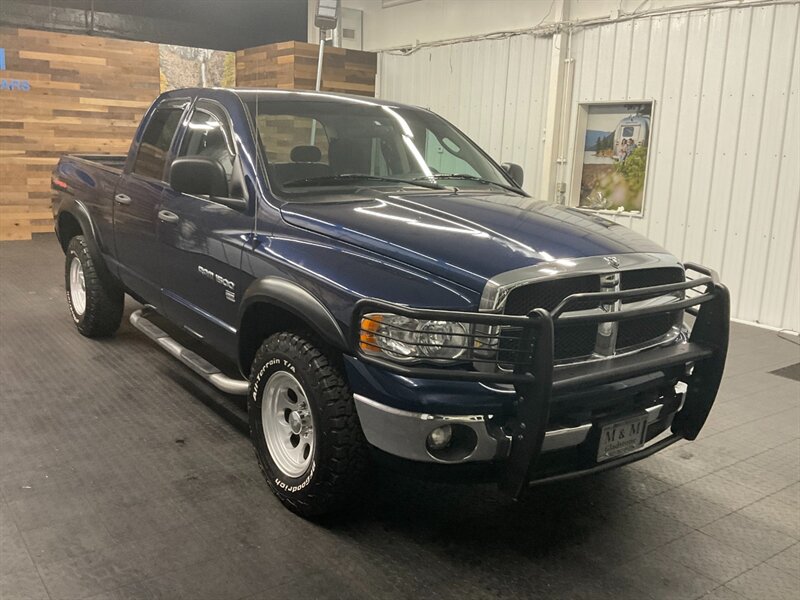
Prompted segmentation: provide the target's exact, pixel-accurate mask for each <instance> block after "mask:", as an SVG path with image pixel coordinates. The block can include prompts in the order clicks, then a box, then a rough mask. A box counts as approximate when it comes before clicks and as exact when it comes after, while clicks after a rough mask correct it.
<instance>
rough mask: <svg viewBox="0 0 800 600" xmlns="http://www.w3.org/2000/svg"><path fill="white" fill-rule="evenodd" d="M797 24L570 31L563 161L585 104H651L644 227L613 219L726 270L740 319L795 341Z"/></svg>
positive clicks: (799, 125) (773, 15)
mask: <svg viewBox="0 0 800 600" xmlns="http://www.w3.org/2000/svg"><path fill="white" fill-rule="evenodd" d="M799 13H800V7H798V5H796V4H787V5H773V6H763V7H746V6H745V7H742V8H735V9H724V10H710V11H704V12H695V13H691V14H673V15H669V16H660V17H651V18H643V19H639V20H635V21H632V22H622V23H614V24H608V25H603V26H600V27H595V28H591V29H585V30H581V31H577V32H575V33H574V36H573V51H572V56H573V57H574V58H575V61H576V63H575V79H574V88H573V106H571V107H570V111H571V112H570V117H571V121H572V127H571V137H570V139H571V144H570V148H569V151H568V152H567V153H566V155H567V156H568V157H570V158H571V157H573V156H574V143H575V137H576V132H575V125H574V122H575V115H576V112H577V104H578V103H580V102H594V101H609V100H610V101H617V100H637V99H649V98H652V99H654V100H655V101H656V105H655V114H654V129H653V137H652V140H651V154H650V165H649V172H648V178H647V190H646V198H645V207H644V216H643V217H641V218H632V217H629V216H624V215H621V216H616V215H612V216H611V217H610V218H612V219H615V220H617V221H620V222H622V223H623V224H625V225H629V226H631V227H632V228H633V229H635V230H637V231H641V232H643V233H645V234H646V235H647V236H648V237H650V238H651V239H653V240H655V241H656V242H659V243H660V244H663V245H664V246H665V247H666V248H667V249H668V250H670V251H671V252H673V253H675V254H676V255H678V256H679V257H681V258H682V259H684V260H692V261H696V262H701V263H704V264H707V265H708V266H710V267H712V268H715V269H717V270H719V271H720V273H721V277H722V279H723V281H724V282H725V283H726V284H727V285H728V286H729V287H730V288H731V298H732V302H733V315H734V316H735V317H738V318H741V319H745V320H748V321H756V322H760V323H764V324H768V325H773V326H778V327H786V328H790V329H794V330H798V329H800V290H799V289H798V288H800V279H799V278H798V270H799V269H800V258H799V257H798V254H800V242H798V240H797V238H798V236H800V225H799V223H800V221H799V219H800V215H798V207H800V118H799V117H798V115H800V98H798V95H799V92H798V87H799V86H800V76H799V75H798V69H800V58H798V52H800V49H799V46H798V43H799V42H798V39H797V38H798V27H799V26H800V20H799V19H800V14H799ZM571 168H572V165H570V170H571Z"/></svg>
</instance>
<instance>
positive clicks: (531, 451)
mask: <svg viewBox="0 0 800 600" xmlns="http://www.w3.org/2000/svg"><path fill="white" fill-rule="evenodd" d="M684 268H685V270H686V273H687V275H688V273H690V272H691V273H695V274H699V277H695V278H694V279H689V278H687V280H686V281H684V282H680V283H671V284H665V285H660V286H654V287H647V288H639V289H631V290H624V291H613V292H605V291H602V292H587V293H577V294H572V295H570V296H568V297H566V298H565V299H564V300H563V301H562V302H561V303H560V304H559V305H558V306H557V307H556V308H555V309H553V310H552V311H547V310H544V309H541V308H536V309H534V310H532V311H530V312H529V313H528V314H527V315H504V314H493V313H482V312H464V311H451V310H435V309H423V308H409V307H407V306H402V305H398V304H393V303H390V302H384V301H381V300H376V299H370V298H366V299H363V300H360V301H359V302H357V303H356V306H355V311H354V314H353V322H352V326H351V328H350V331H351V344H352V351H353V353H354V354H355V355H356V356H357V357H358V358H359V359H360V360H362V361H364V362H366V363H368V364H371V365H374V366H377V367H380V368H382V369H386V370H387V371H390V372H392V373H396V374H399V375H403V376H406V377H412V378H413V377H418V378H431V379H442V380H451V379H457V380H461V381H465V380H467V381H479V382H484V383H508V384H513V386H514V388H515V391H516V394H517V400H518V402H517V403H515V406H516V407H517V408H516V415H514V416H513V417H512V419H511V420H510V422H509V423H508V426H509V427H510V429H511V434H512V439H513V443H512V447H511V452H510V455H509V458H508V461H507V463H506V468H505V473H504V475H503V477H502V479H501V482H500V486H501V489H503V490H504V491H506V492H507V493H509V494H511V495H512V496H514V497H518V496H520V495H521V493H522V492H523V490H524V489H525V488H526V487H527V486H528V484H529V481H530V480H531V474H532V473H533V471H534V468H535V466H536V462H537V460H538V458H539V455H540V453H541V448H542V442H543V440H544V435H545V432H546V430H547V425H548V417H549V412H550V401H551V398H552V397H553V396H554V395H558V394H559V393H562V392H565V391H568V390H572V389H577V388H580V387H584V388H585V387H588V386H593V385H600V384H603V383H609V382H613V381H618V380H622V379H626V378H629V377H634V376H637V375H640V374H644V373H648V372H653V371H659V370H670V369H672V370H674V371H675V373H676V377H678V378H679V379H681V380H682V381H684V382H685V383H686V384H687V394H686V401H685V403H684V408H683V409H682V410H681V411H680V412H679V413H678V414H677V415H676V417H675V419H674V421H673V424H672V436H671V438H668V439H673V438H674V439H673V441H675V440H677V439H680V438H686V439H690V440H691V439H695V438H696V437H697V435H698V434H699V432H700V429H701V428H702V427H703V424H704V423H705V421H706V418H707V417H708V414H709V412H710V410H711V407H712V406H713V403H714V399H715V398H716V394H717V390H718V389H719V384H720V381H721V379H722V373H723V369H724V366H725V358H726V355H727V349H728V334H729V322H730V298H729V293H728V290H727V288H726V287H725V286H724V285H723V284H721V283H720V282H719V278H718V276H717V274H716V272H714V271H713V270H711V269H708V268H706V267H703V266H700V265H697V264H694V263H686V264H685V265H684ZM654 294H658V295H668V294H680V295H681V296H682V297H681V298H676V299H675V301H674V302H669V303H666V304H655V305H651V306H641V307H638V308H634V309H631V310H621V311H618V312H612V313H605V312H590V311H581V312H580V313H576V314H570V313H569V311H568V308H569V307H570V305H575V304H578V303H580V304H585V303H586V301H593V302H594V301H596V302H597V303H598V305H600V304H603V303H610V302H616V301H621V300H623V299H626V300H633V299H636V298H652V297H653V296H654ZM676 310H685V311H686V312H687V313H689V314H691V315H693V316H694V317H695V322H694V325H693V327H692V328H691V333H690V335H689V339H688V342H686V343H683V344H672V345H670V346H664V347H658V348H652V349H650V350H647V351H645V352H641V353H639V354H637V355H636V360H634V361H632V360H629V359H630V357H627V358H628V359H626V358H625V357H620V358H619V359H617V358H614V357H611V358H609V360H604V361H599V362H594V363H592V362H587V363H585V364H580V363H578V364H573V365H571V366H569V367H565V368H563V369H562V368H559V369H556V368H555V366H554V360H553V341H554V329H555V327H556V326H557V325H558V324H563V323H579V322H580V323H598V324H599V323H603V322H609V321H624V320H626V319H632V318H637V317H642V316H646V315H653V314H659V313H664V312H671V311H676ZM375 312H384V313H393V314H397V315H402V316H406V317H410V318H414V319H420V320H432V321H457V322H461V323H469V324H471V325H472V330H471V332H470V333H469V334H468V335H466V336H463V337H464V338H466V339H467V340H468V343H469V344H470V348H469V351H470V352H471V358H470V363H469V364H467V363H466V362H465V363H462V364H460V365H453V366H444V365H440V366H435V365H428V366H426V365H425V364H424V362H423V361H421V360H420V362H419V363H416V364H408V363H405V364H404V363H400V362H395V361H394V360H390V359H388V358H383V357H379V356H376V355H375V354H374V353H371V352H370V351H369V348H368V347H367V348H366V349H365V348H364V347H363V343H362V341H361V339H362V338H361V336H362V334H363V333H364V332H365V331H367V330H364V329H362V318H363V317H364V315H366V314H368V313H375ZM505 326H513V327H514V328H515V330H516V331H517V332H518V333H517V334H516V337H517V341H518V342H519V343H518V346H517V348H519V349H518V350H516V351H515V352H516V354H515V356H514V358H513V361H512V362H511V364H512V366H513V370H509V371H506V372H501V371H499V370H498V369H488V370H486V371H483V370H476V367H478V365H480V364H481V363H482V362H483V363H497V357H496V353H495V354H494V358H489V357H482V356H481V354H480V353H481V350H480V347H481V345H482V344H489V345H490V346H491V345H492V344H495V343H497V341H498V340H499V338H500V337H501V336H503V335H506V334H504V333H503V332H502V328H503V327H505ZM478 328H481V329H482V330H483V332H482V333H475V330H476V329H478ZM487 331H488V332H489V333H485V332H487ZM370 333H371V332H370ZM504 362H505V363H506V364H508V361H504ZM688 363H693V364H694V370H693V371H692V374H691V375H687V374H686V369H683V368H680V367H682V366H685V365H686V364H688ZM664 441H666V440H664ZM662 443H663V442H662ZM645 453H646V451H640V454H642V455H644V454H645ZM635 456H636V454H634V455H629V456H625V457H623V458H621V459H619V461H609V462H607V463H603V468H608V467H611V466H614V465H615V464H617V463H618V462H619V463H622V462H630V461H631V457H635ZM634 459H635V458H634Z"/></svg>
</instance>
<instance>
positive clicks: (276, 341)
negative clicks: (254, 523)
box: [248, 332, 367, 517]
mask: <svg viewBox="0 0 800 600" xmlns="http://www.w3.org/2000/svg"><path fill="white" fill-rule="evenodd" d="M282 372H283V373H288V374H289V375H291V378H289V377H286V376H281V375H280V374H281V373H282ZM276 375H277V377H279V378H280V379H282V380H283V381H291V379H294V380H296V381H297V382H298V383H299V385H300V386H301V388H302V391H301V392H299V393H297V394H296V396H298V397H299V398H300V399H305V400H306V401H307V402H306V403H302V402H298V406H302V404H306V406H307V407H308V409H309V410H310V413H311V415H310V419H307V420H304V422H305V423H309V422H310V423H313V426H312V429H311V435H313V436H314V438H313V443H310V444H309V446H310V447H311V449H312V452H311V454H310V455H308V460H307V462H303V461H302V460H301V459H302V453H301V454H300V455H299V456H300V459H298V460H297V461H296V462H295V463H294V466H295V467H298V470H299V467H300V465H301V464H302V465H303V469H302V472H297V471H293V469H292V468H286V465H287V463H286V462H282V461H281V459H280V457H278V456H273V455H272V453H271V452H270V449H269V446H270V444H268V443H267V439H266V437H265V431H266V432H267V434H269V432H270V431H274V430H275V427H272V426H271V424H269V423H264V422H263V419H264V418H269V415H266V416H265V415H264V411H263V410H262V406H263V403H264V402H265V401H268V400H266V399H265V390H267V389H268V382H269V381H270V379H271V378H273V376H276ZM273 381H275V380H274V379H273ZM295 400H297V398H295ZM287 406H289V405H287ZM288 410H289V409H287V411H288ZM248 415H249V420H250V437H251V440H252V442H253V446H254V448H255V452H256V457H257V458H258V463H259V466H260V467H261V471H262V472H263V474H264V477H265V479H266V480H267V483H268V484H269V486H270V488H271V489H272V491H273V492H274V493H275V495H276V496H277V497H278V498H279V499H280V501H281V502H282V503H283V504H284V505H285V506H286V507H287V508H289V509H290V510H291V511H293V512H295V513H297V514H299V515H301V516H304V517H314V516H320V515H323V514H326V513H330V512H332V511H335V510H337V509H339V508H341V507H343V506H344V505H346V504H347V501H348V499H349V498H351V497H352V495H353V494H354V493H355V492H356V491H357V489H358V487H359V485H360V484H361V482H362V478H363V475H364V472H365V469H366V463H367V460H366V442H365V440H364V437H363V433H362V432H361V425H360V424H359V422H358V416H357V415H356V411H355V405H354V403H353V396H352V394H351V392H350V389H349V388H348V387H347V384H346V382H345V380H344V377H343V376H342V373H341V372H340V370H339V368H338V367H337V366H336V365H335V363H334V361H333V360H331V358H330V357H328V356H327V355H326V354H325V353H324V352H323V351H322V350H321V349H320V345H319V343H318V342H317V341H316V340H315V339H314V338H313V337H312V336H310V335H300V334H297V333H289V332H283V333H276V334H274V335H272V336H270V337H269V338H267V340H266V341H265V342H264V343H263V344H262V346H261V348H260V349H259V351H258V353H257V354H256V357H255V359H254V361H253V367H252V370H251V376H250V394H249V396H248ZM292 416H293V415H290V414H289V412H287V416H286V420H287V423H289V421H290V417H292ZM293 420H294V421H295V424H296V421H298V420H300V417H295V418H294V419H293ZM299 428H300V426H299V425H298V431H300V429H299ZM272 445H273V448H274V447H275V446H274V444H272ZM281 464H283V465H284V467H285V468H284V469H281V467H280V465H281ZM290 466H291V465H290ZM287 470H288V471H293V472H296V473H297V475H296V476H290V475H288V474H287V473H286V471H287Z"/></svg>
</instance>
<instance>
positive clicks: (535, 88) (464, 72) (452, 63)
mask: <svg viewBox="0 0 800 600" xmlns="http://www.w3.org/2000/svg"><path fill="white" fill-rule="evenodd" d="M551 43H552V40H551V39H550V38H541V37H540V38H536V37H533V36H527V35H525V36H517V37H513V38H507V39H502V40H486V41H479V42H467V43H462V44H452V45H447V46H439V47H434V48H423V49H421V50H419V51H418V52H415V53H414V54H410V55H408V56H397V55H394V54H387V53H383V54H381V56H380V58H379V67H378V71H379V84H378V90H379V91H378V96H379V97H380V98H391V99H392V100H397V101H398V102H405V103H407V104H414V105H417V106H424V107H425V108H429V109H430V110H432V111H434V112H436V113H438V114H440V115H442V116H444V117H445V118H447V119H448V120H449V121H451V122H452V123H453V124H455V125H456V127H458V128H459V129H461V130H462V131H464V132H465V133H466V134H467V135H468V136H470V137H471V138H472V139H473V140H474V141H475V142H477V143H478V144H479V145H480V146H481V147H482V148H483V149H484V150H486V151H487V152H488V153H489V154H490V155H491V156H492V157H494V158H495V159H496V160H499V161H501V162H502V161H513V162H517V163H519V164H521V165H522V166H523V168H524V169H525V177H526V179H527V180H528V181H530V182H536V181H538V180H539V177H540V174H541V170H542V163H543V158H544V157H543V156H542V148H543V146H544V143H543V140H544V138H543V128H544V119H545V115H546V113H547V82H548V79H549V77H550V48H551ZM526 187H528V186H527V185H526Z"/></svg>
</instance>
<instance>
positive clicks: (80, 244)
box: [64, 235, 125, 337]
mask: <svg viewBox="0 0 800 600" xmlns="http://www.w3.org/2000/svg"><path fill="white" fill-rule="evenodd" d="M64 279H65V284H66V289H67V305H68V306H69V312H70V315H72V320H73V321H74V322H75V326H76V327H77V328H78V331H80V332H81V334H83V335H85V336H86V337H105V336H109V335H112V334H113V333H114V332H116V331H117V329H119V325H120V323H121V322H122V310H123V307H124V305H125V294H124V293H123V291H122V290H121V289H120V288H119V287H118V286H116V285H115V284H114V283H112V282H107V281H105V280H104V279H102V278H101V277H100V275H99V274H98V272H97V265H96V264H95V262H94V259H93V257H92V255H91V253H90V252H89V246H88V244H87V243H86V238H85V237H84V236H82V235H76V236H75V237H74V238H72V239H71V240H70V241H69V245H68V246H67V255H66V264H65V268H64Z"/></svg>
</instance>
